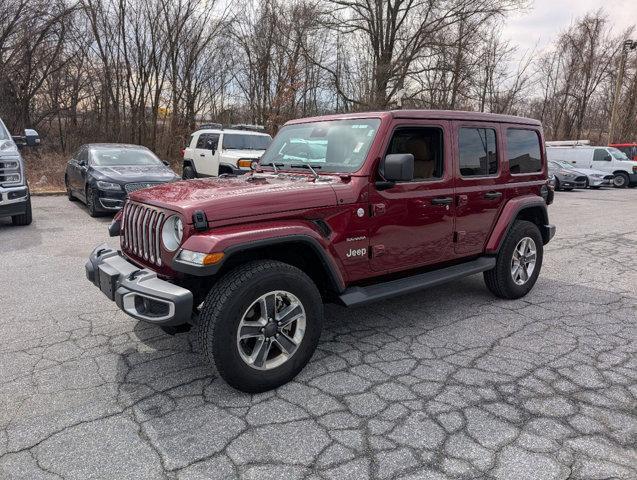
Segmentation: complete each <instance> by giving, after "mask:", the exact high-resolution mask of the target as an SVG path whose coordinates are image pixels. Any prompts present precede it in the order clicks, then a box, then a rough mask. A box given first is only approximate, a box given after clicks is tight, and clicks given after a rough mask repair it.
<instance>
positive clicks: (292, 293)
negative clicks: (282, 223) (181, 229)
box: [198, 260, 323, 393]
mask: <svg viewBox="0 0 637 480" xmlns="http://www.w3.org/2000/svg"><path fill="white" fill-rule="evenodd" d="M322 323H323V303H322V300H321V295H320V293H319V291H318V289H317V288H316V285H315V284H314V282H312V280H311V279H310V278H309V277H308V276H307V275H306V274H305V273H303V272H302V271H301V270H299V269H298V268H296V267H293V266H291V265H288V264H286V263H282V262H278V261H274V260H262V261H254V262H249V263H246V264H245V265H242V266H240V267H237V268H236V269H234V270H232V271H230V272H229V273H227V274H226V275H225V276H224V277H222V278H221V280H219V282H217V283H216V284H215V285H214V286H213V287H212V289H211V290H210V292H209V293H208V296H207V297H206V300H205V301H204V305H203V308H202V310H201V314H200V317H199V324H198V334H199V342H200V345H201V350H202V352H203V354H204V356H205V357H206V359H207V360H208V362H210V363H211V364H213V365H214V366H216V368H217V371H218V372H219V374H220V375H221V377H222V378H223V379H224V380H225V381H226V382H227V383H228V384H229V385H231V386H232V387H234V388H237V389H239V390H241V391H244V392H250V393H254V392H263V391H266V390H271V389H273V388H276V387H279V386H281V385H283V384H285V383H287V382H289V381H290V380H292V379H293V378H294V377H295V376H296V375H297V374H298V373H299V372H300V371H301V370H302V369H303V367H304V366H305V365H306V364H307V362H308V361H309V360H310V358H311V357H312V354H313V353H314V350H315V349H316V346H317V345H318V341H319V337H320V335H321V328H322Z"/></svg>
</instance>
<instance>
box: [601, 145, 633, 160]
mask: <svg viewBox="0 0 637 480" xmlns="http://www.w3.org/2000/svg"><path fill="white" fill-rule="evenodd" d="M608 146H609V147H615V148H616V149H617V150H621V151H622V152H624V153H625V154H626V156H627V157H628V158H630V159H631V160H635V161H637V143H611V144H610V145H608Z"/></svg>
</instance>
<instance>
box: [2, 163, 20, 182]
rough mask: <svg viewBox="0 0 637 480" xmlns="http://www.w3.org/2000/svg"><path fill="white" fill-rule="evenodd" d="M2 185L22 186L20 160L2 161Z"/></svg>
mask: <svg viewBox="0 0 637 480" xmlns="http://www.w3.org/2000/svg"><path fill="white" fill-rule="evenodd" d="M0 184H1V185H4V184H7V185H14V184H22V172H21V171H20V161H19V160H0Z"/></svg>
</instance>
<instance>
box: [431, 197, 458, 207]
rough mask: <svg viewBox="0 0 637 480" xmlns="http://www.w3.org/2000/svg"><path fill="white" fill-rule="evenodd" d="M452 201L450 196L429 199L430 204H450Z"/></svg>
mask: <svg viewBox="0 0 637 480" xmlns="http://www.w3.org/2000/svg"><path fill="white" fill-rule="evenodd" d="M452 202H453V198H451V197H438V198H433V199H432V200H431V204H432V205H451V203H452Z"/></svg>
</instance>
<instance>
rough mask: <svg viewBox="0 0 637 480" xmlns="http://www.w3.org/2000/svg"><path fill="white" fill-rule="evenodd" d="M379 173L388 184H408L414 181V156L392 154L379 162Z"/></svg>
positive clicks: (409, 154)
mask: <svg viewBox="0 0 637 480" xmlns="http://www.w3.org/2000/svg"><path fill="white" fill-rule="evenodd" d="M380 172H381V174H382V176H383V177H385V180H387V181H388V182H409V181H411V180H413V179H414V156H413V155H412V154H411V153H393V154H391V155H387V156H386V157H385V158H383V159H382V160H381V162H380Z"/></svg>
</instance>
